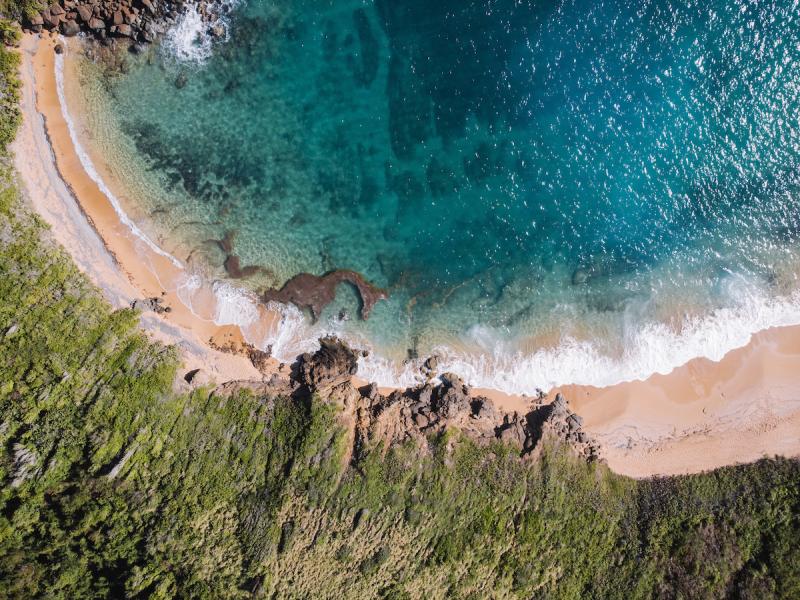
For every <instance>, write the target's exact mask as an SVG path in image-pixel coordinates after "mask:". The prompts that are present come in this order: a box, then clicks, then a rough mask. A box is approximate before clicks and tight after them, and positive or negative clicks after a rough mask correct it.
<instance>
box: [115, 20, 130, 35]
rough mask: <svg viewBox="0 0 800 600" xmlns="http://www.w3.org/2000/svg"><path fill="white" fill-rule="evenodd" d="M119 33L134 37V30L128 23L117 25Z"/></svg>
mask: <svg viewBox="0 0 800 600" xmlns="http://www.w3.org/2000/svg"><path fill="white" fill-rule="evenodd" d="M117 35H124V36H125V37H133V30H132V29H131V26H130V25H128V24H127V23H123V24H122V25H117Z"/></svg>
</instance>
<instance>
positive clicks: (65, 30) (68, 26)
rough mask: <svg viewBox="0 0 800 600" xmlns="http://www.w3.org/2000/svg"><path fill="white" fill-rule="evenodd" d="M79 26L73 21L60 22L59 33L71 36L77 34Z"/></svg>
mask: <svg viewBox="0 0 800 600" xmlns="http://www.w3.org/2000/svg"><path fill="white" fill-rule="evenodd" d="M80 30H81V27H80V25H78V24H77V23H76V22H75V21H73V20H69V21H64V22H63V23H61V33H62V34H63V35H65V36H67V37H72V36H73V35H78V33H80Z"/></svg>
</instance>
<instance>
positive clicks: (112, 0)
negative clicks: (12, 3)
mask: <svg viewBox="0 0 800 600" xmlns="http://www.w3.org/2000/svg"><path fill="white" fill-rule="evenodd" d="M188 5H189V3H187V2H184V1H183V0H176V1H174V2H170V1H166V0H61V1H60V2H53V3H52V4H50V5H49V6H47V8H44V9H43V10H41V11H40V12H39V13H37V14H35V15H34V16H32V17H31V18H29V19H28V20H27V21H26V22H25V23H24V25H25V27H26V28H27V29H29V30H30V31H33V32H36V33H39V32H41V31H43V30H46V31H56V32H58V33H61V34H62V35H64V36H67V37H71V36H75V35H78V34H79V33H81V32H83V33H85V34H87V35H88V36H91V37H94V38H97V39H99V40H103V41H109V42H110V41H111V40H114V39H120V40H128V41H131V42H134V44H133V45H132V48H133V49H134V50H135V49H138V48H141V46H140V45H139V44H142V43H148V42H153V41H155V40H156V39H157V38H158V37H159V36H160V35H162V34H163V33H165V32H166V31H167V29H168V28H169V26H170V25H172V24H174V23H175V22H176V20H177V19H178V18H179V17H180V15H181V14H183V12H184V11H185V10H186V9H187V6H188ZM192 5H193V6H194V7H195V9H196V11H197V13H198V14H199V15H200V16H201V18H202V19H203V21H204V22H205V23H207V24H208V31H209V33H210V34H211V35H213V36H215V37H224V36H225V28H224V26H222V25H221V24H219V22H218V19H219V17H220V16H221V14H222V13H223V12H225V11H226V10H227V9H226V7H225V6H224V5H221V4H217V3H213V2H206V1H205V0H200V1H199V2H197V3H192Z"/></svg>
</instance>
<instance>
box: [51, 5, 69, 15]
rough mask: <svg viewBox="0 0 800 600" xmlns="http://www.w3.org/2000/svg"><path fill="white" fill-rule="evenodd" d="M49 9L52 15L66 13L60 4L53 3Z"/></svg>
mask: <svg viewBox="0 0 800 600" xmlns="http://www.w3.org/2000/svg"><path fill="white" fill-rule="evenodd" d="M49 9H50V14H51V15H63V14H64V13H65V12H66V11H65V10H64V9H63V8H61V5H60V4H58V3H57V2H53V4H51V5H50V7H49Z"/></svg>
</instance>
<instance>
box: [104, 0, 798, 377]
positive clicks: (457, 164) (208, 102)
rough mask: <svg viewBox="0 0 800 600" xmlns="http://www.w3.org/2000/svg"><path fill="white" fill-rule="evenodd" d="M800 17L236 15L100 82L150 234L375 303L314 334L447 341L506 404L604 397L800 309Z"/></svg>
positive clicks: (689, 13)
mask: <svg viewBox="0 0 800 600" xmlns="http://www.w3.org/2000/svg"><path fill="white" fill-rule="evenodd" d="M799 15H800V7H798V5H797V2H792V1H789V0H784V1H774V2H744V1H726V2H719V1H710V2H702V3H697V2H688V1H686V2H681V1H677V0H653V1H636V2H622V1H613V0H603V1H598V2H593V3H589V2H577V1H575V2H571V1H564V2H518V1H517V2H513V1H506V0H502V1H481V2H466V1H464V0H440V1H439V2H436V3H431V2H428V1H422V0H413V1H409V0H397V1H393V2H389V1H386V0H380V1H376V2H356V1H338V0H337V1H336V2H332V1H328V2H324V1H320V0H305V1H293V2H286V1H277V2H264V1H263V0H247V1H246V2H245V3H243V4H240V5H238V6H236V7H235V8H234V9H233V10H232V13H231V15H230V18H229V36H228V40H227V41H224V42H216V43H214V44H213V45H210V46H209V45H208V44H206V45H205V46H204V47H197V46H196V45H193V44H192V43H191V38H192V35H193V31H194V30H192V29H191V23H184V28H183V29H182V30H180V31H178V32H173V35H172V37H171V38H170V39H169V40H168V41H167V43H165V45H164V47H163V48H162V49H161V50H159V51H156V52H153V53H151V54H149V55H148V57H146V58H140V59H134V60H132V62H131V64H130V68H129V69H128V71H127V73H126V74H124V75H117V76H114V77H107V78H105V79H104V84H103V90H104V92H103V93H105V94H106V95H107V106H108V107H110V110H113V114H114V117H113V119H114V123H115V127H116V129H115V130H114V132H115V135H117V136H123V137H124V138H125V139H126V140H128V142H129V143H132V144H133V146H132V147H135V149H136V152H137V153H138V156H139V157H140V158H141V160H142V161H143V163H142V168H140V170H144V171H146V173H147V176H148V177H150V178H151V180H152V181H157V182H158V186H159V190H160V191H159V193H153V194H149V195H148V197H146V198H145V197H142V198H134V200H135V201H136V202H137V203H138V204H139V205H141V206H143V207H145V208H146V211H148V212H149V217H148V216H143V217H142V218H143V220H144V221H146V222H147V223H148V225H149V227H151V228H155V229H157V230H159V231H160V233H161V234H162V235H163V236H166V237H169V236H170V235H174V236H176V235H180V236H182V238H183V239H186V240H190V246H191V245H193V247H194V248H195V249H196V254H195V255H193V256H194V257H197V256H202V260H203V261H205V262H206V263H207V264H208V265H209V266H210V268H211V269H212V272H213V273H214V274H215V276H217V277H222V276H224V270H223V269H222V260H223V257H222V256H220V254H219V253H218V252H216V251H215V249H214V248H215V247H214V245H213V244H209V243H204V241H205V240H209V239H221V238H222V237H223V236H224V234H225V232H229V231H233V232H235V233H236V237H235V241H234V252H235V253H236V254H237V255H238V256H240V258H241V263H242V264H243V265H248V264H252V265H262V266H264V267H266V268H267V269H268V270H269V272H264V273H260V274H258V275H257V276H255V277H254V278H253V280H252V281H249V282H248V281H240V282H239V283H238V284H239V285H246V286H250V287H251V288H253V289H255V288H258V287H259V286H265V285H280V284H282V283H283V282H285V281H286V279H288V278H289V277H291V276H292V275H293V274H295V273H298V272H301V271H307V272H311V273H316V274H322V273H324V272H326V271H329V270H331V269H336V268H344V269H353V270H356V271H359V272H361V273H362V274H363V275H364V276H365V277H366V278H368V279H369V280H370V281H372V282H373V283H375V284H377V285H379V286H381V287H384V288H386V289H387V290H388V291H389V294H390V297H389V299H388V300H387V301H385V302H382V303H380V304H379V305H377V306H376V307H375V309H374V311H373V314H372V316H371V318H370V320H369V321H367V322H359V321H358V320H357V319H356V318H355V315H356V314H357V298H356V297H355V294H354V293H353V291H352V290H348V289H346V288H342V289H341V290H340V294H339V297H338V298H337V301H336V302H335V303H334V305H332V306H330V307H329V308H328V309H327V311H326V313H325V314H324V315H323V318H322V319H321V320H320V323H318V324H317V325H316V326H315V327H316V329H314V332H319V331H320V330H322V329H325V328H327V329H335V330H337V331H341V332H344V333H345V334H347V335H351V336H353V337H356V338H357V339H361V340H367V341H368V343H369V344H371V345H372V346H373V348H374V349H375V350H376V352H377V355H381V356H385V357H389V358H392V359H394V360H395V366H396V367H397V369H400V368H401V367H400V366H398V365H399V364H400V362H399V361H401V360H402V359H404V358H406V357H407V356H410V357H412V358H413V357H415V356H423V357H424V356H425V355H426V354H428V353H430V352H431V351H433V350H437V351H438V352H439V353H442V354H446V355H447V356H448V357H449V358H450V359H451V361H450V362H451V365H454V366H455V367H458V368H460V369H461V370H462V371H463V372H465V373H467V374H468V376H469V377H471V378H472V379H473V380H474V382H476V383H492V382H494V383H495V384H496V385H499V386H501V387H505V388H507V389H511V388H513V389H517V390H519V389H521V390H522V391H532V389H531V388H533V387H534V386H539V385H540V386H542V387H547V386H548V385H552V384H556V383H567V382H582V383H610V382H612V381H614V380H619V379H625V378H633V377H642V376H645V375H647V374H648V373H649V372H653V371H664V370H669V369H670V368H672V367H674V366H677V364H680V363H681V362H683V361H685V360H688V358H691V357H692V356H694V355H707V356H711V357H714V358H718V357H719V356H720V355H721V353H723V352H724V351H725V350H728V349H730V348H731V347H733V346H736V345H740V344H741V343H744V342H745V341H746V337H747V336H748V335H749V333H751V332H752V331H755V330H757V329H759V328H762V327H765V326H769V325H772V324H777V323H784V322H790V321H791V322H794V321H795V320H797V316H798V312H797V310H796V309H795V307H796V306H797V303H796V301H795V296H794V295H795V290H796V287H797V281H796V274H797V269H796V267H795V265H796V264H797V263H796V258H797V257H796V255H797V250H798V236H800V210H798V200H797V199H798V189H797V188H798V183H800V170H798V166H799V165H800V124H799V123H800V122H799V121H798V117H800V20H798V19H799V18H800V17H799ZM187 32H188V33H187ZM193 57H194V58H193ZM94 118H95V119H97V120H101V121H102V119H103V118H104V117H103V116H102V115H100V116H95V117H94ZM90 121H91V119H90ZM90 128H91V123H90ZM184 258H185V257H184ZM343 311H344V312H345V313H348V314H352V315H353V318H352V319H350V320H347V321H340V319H339V315H340V314H341V313H342V312H343ZM308 321H309V327H310V326H311V325H310V319H309V320H308ZM312 333H313V332H312ZM365 343H366V342H365ZM522 359H524V360H522ZM379 368H388V367H387V366H386V365H385V364H382V365H380V366H376V364H372V365H371V366H370V365H367V366H365V370H366V371H367V372H368V373H369V374H375V373H376V372H377V371H376V369H379ZM370 369H373V370H372V371H370ZM498 381H500V383H498Z"/></svg>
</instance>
